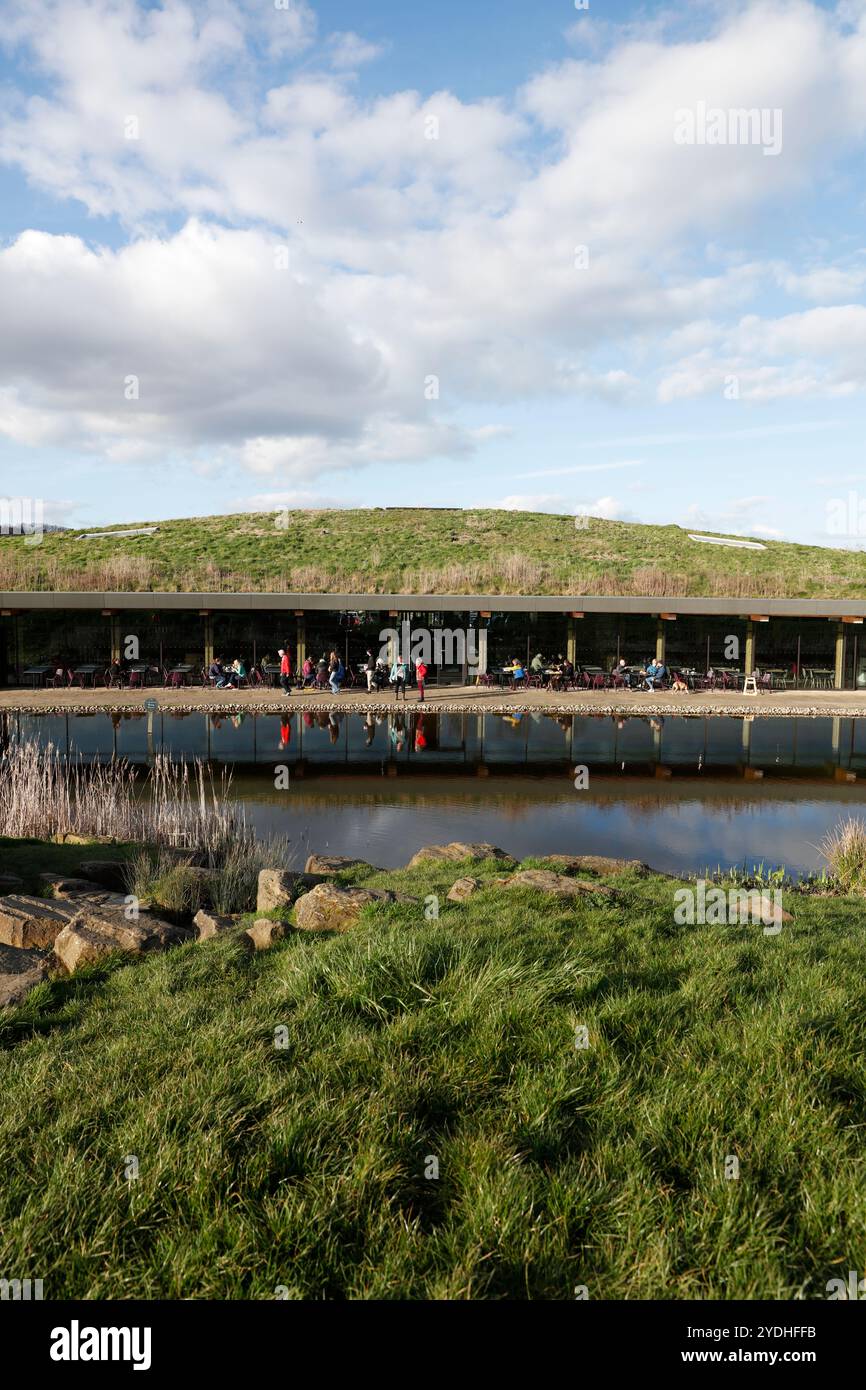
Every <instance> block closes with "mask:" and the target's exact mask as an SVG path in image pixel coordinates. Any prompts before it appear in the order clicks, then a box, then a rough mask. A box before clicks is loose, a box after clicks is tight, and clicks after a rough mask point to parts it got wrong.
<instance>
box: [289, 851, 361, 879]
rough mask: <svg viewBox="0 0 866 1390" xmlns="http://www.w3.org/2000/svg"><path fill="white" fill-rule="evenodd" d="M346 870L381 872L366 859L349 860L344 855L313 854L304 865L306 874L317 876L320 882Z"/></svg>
mask: <svg viewBox="0 0 866 1390" xmlns="http://www.w3.org/2000/svg"><path fill="white" fill-rule="evenodd" d="M345 869H369V870H370V871H371V873H378V872H379V870H377V869H376V867H375V865H374V864H368V863H367V861H366V859H349V858H347V857H346V856H345V855H343V854H311V855H310V856H309V858H308V859H307V862H306V864H305V865H304V873H305V874H317V875H318V876H319V881H320V882H321V880H322V879H323V878H331V877H332V876H333V875H334V874H341V873H343V871H344V870H345Z"/></svg>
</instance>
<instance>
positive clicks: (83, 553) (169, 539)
mask: <svg viewBox="0 0 866 1390" xmlns="http://www.w3.org/2000/svg"><path fill="white" fill-rule="evenodd" d="M277 520H279V525H278V524H276V522H277ZM141 524H142V525H146V524H147V523H141ZM115 529H125V528H115ZM84 534H85V533H83V532H58V533H54V534H47V535H46V536H45V537H44V539H43V541H42V543H41V544H40V545H27V544H26V543H25V539H24V538H23V537H20V536H7V537H2V538H0V589H9V590H139V591H140V590H144V591H150V590H154V591H169V592H178V591H180V592H184V591H187V592H189V591H192V592H195V591H207V592H219V591H228V590H242V591H252V592H257V591H265V592H283V593H437V594H438V593H453V594H463V593H465V594H472V593H475V594H477V593H490V594H587V595H589V594H601V593H604V594H639V595H650V596H652V595H662V594H666V595H671V596H676V595H682V596H685V595H689V596H695V597H700V596H710V595H712V596H721V597H725V596H728V597H739V596H746V595H755V596H758V595H763V596H766V597H773V596H779V597H785V596H787V597H792V598H808V597H827V598H845V597H861V596H862V594H863V592H864V589H866V554H863V553H860V552H856V551H842V550H831V549H822V548H820V547H818V546H805V545H794V544H791V543H787V542H782V541H767V542H766V546H767V548H766V550H763V551H760V550H754V551H753V550H730V549H727V548H721V547H714V546H709V545H703V544H701V543H699V542H695V541H691V540H689V538H688V534H687V532H685V531H683V530H681V529H680V527H678V526H644V525H639V524H636V523H629V522H616V521H601V520H598V519H590V521H589V524H588V526H587V527H586V529H577V528H576V527H575V523H574V518H573V517H568V516H552V515H549V514H548V513H541V512H505V511H460V510H456V509H442V510H431V509H421V508H419V509H399V508H388V509H384V508H368V509H364V510H358V511H339V510H338V511H296V512H291V513H288V514H283V515H281V516H280V517H279V518H278V519H275V517H274V515H266V514H259V515H253V514H249V513H243V514H241V515H238V516H215V517H193V518H186V519H183V520H177V521H164V522H160V523H159V530H158V532H157V533H156V534H155V535H152V536H138V537H122V538H118V539H116V540H112V539H110V538H108V539H98V540H85V539H84Z"/></svg>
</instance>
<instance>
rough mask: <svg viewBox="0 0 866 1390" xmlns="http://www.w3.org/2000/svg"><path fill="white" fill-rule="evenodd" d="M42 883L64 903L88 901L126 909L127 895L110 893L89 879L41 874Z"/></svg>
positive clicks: (52, 894)
mask: <svg viewBox="0 0 866 1390" xmlns="http://www.w3.org/2000/svg"><path fill="white" fill-rule="evenodd" d="M39 878H40V881H41V882H42V883H44V884H45V887H46V888H49V889H50V890H51V896H52V897H53V898H60V900H61V901H62V902H77V903H80V902H82V901H85V900H86V901H87V902H89V903H95V904H97V905H98V906H100V907H124V906H125V905H126V894H124V893H110V892H109V891H108V889H107V888H103V887H102V886H101V885H100V884H98V883H94V882H93V880H92V879H89V878H67V877H65V876H64V875H63V874H40V875H39Z"/></svg>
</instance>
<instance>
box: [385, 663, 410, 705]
mask: <svg viewBox="0 0 866 1390" xmlns="http://www.w3.org/2000/svg"><path fill="white" fill-rule="evenodd" d="M388 679H389V681H390V683H391V685H393V687H394V699H395V700H399V698H400V691H401V690H402V692H403V699H404V700H405V699H406V663H405V661H401V660H400V658H399V657H397V659H396V660H395V662H394V664H393V666H392V667H391V675H390V676H389V678H388Z"/></svg>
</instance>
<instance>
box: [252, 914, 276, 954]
mask: <svg viewBox="0 0 866 1390" xmlns="http://www.w3.org/2000/svg"><path fill="white" fill-rule="evenodd" d="M244 935H245V936H247V937H249V939H250V941H251V942H252V944H253V946H254V947H255V949H256V950H257V951H267V950H269V949H270V948H271V946H273V945H274V943H275V942H277V941H282V939H283V937H284V936H285V935H286V924H285V922H272V921H271V920H270V918H269V917H261V918H259V920H258V921H257V922H253V925H252V926H251V927H247V929H246V932H245V933H244Z"/></svg>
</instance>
